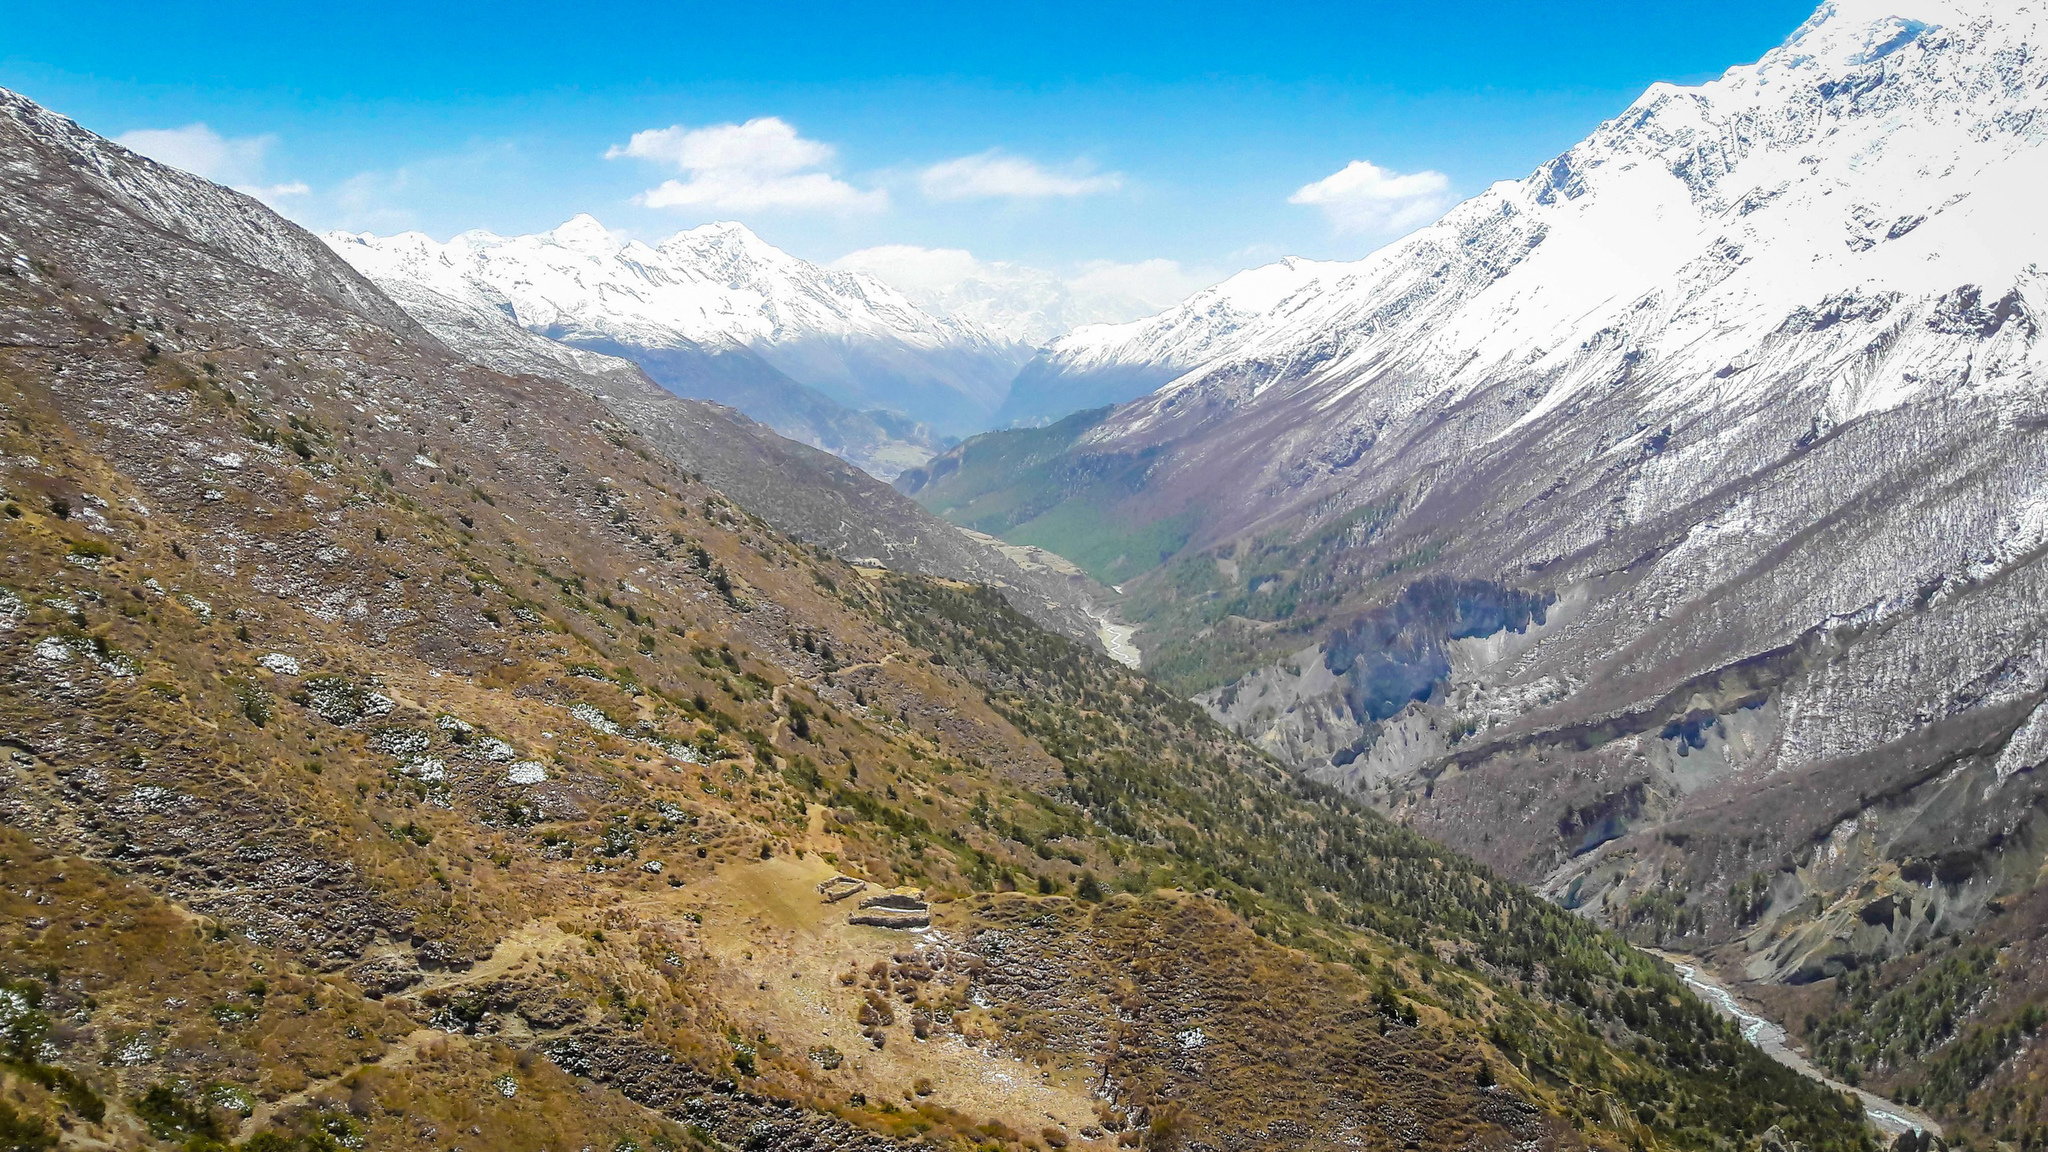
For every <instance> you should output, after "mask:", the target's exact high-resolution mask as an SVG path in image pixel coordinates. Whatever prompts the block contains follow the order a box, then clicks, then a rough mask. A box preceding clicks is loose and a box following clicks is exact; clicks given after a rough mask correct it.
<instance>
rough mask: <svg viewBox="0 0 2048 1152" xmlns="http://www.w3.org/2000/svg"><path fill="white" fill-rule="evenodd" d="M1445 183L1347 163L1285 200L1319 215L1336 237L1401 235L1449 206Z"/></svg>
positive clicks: (1427, 175)
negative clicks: (1349, 234) (1344, 234)
mask: <svg viewBox="0 0 2048 1152" xmlns="http://www.w3.org/2000/svg"><path fill="white" fill-rule="evenodd" d="M1450 190H1451V181H1450V177H1448V176H1445V175H1444V174H1443V173H1441V172H1434V171H1428V170H1425V171H1422V172H1395V171H1392V170H1390V169H1386V168H1382V167H1380V166H1379V165H1377V164H1374V163H1371V162H1370V161H1366V160H1353V161H1352V162H1351V163H1349V164H1346V165H1345V166H1344V167H1343V168H1341V169H1339V170H1338V171H1336V172H1333V173H1331V174H1330V175H1328V176H1325V177H1323V178H1322V179H1321V180H1318V181H1316V182H1315V183H1313V184H1304V185H1302V186H1301V187H1300V188H1298V189H1296V190H1295V193H1294V195H1292V196H1289V197H1288V198H1287V202H1288V203H1289V204H1308V205H1312V206H1314V207H1317V208H1320V209H1322V210H1323V214H1324V215H1325V216H1328V217H1329V219H1330V224H1331V226H1332V227H1334V228H1336V229H1337V231H1339V232H1406V231H1408V230H1409V229H1411V228H1414V227H1416V226H1417V225H1420V224H1427V223H1429V222H1430V221H1432V220H1434V219H1436V218H1437V217H1438V216H1441V215H1443V212H1444V209H1446V208H1449V207H1450V206H1451V195H1450Z"/></svg>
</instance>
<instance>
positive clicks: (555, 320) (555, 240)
mask: <svg viewBox="0 0 2048 1152" xmlns="http://www.w3.org/2000/svg"><path fill="white" fill-rule="evenodd" d="M327 241H328V243H329V244H331V245H332V246H333V247H334V249H335V251H337V252H339V253H340V254H341V255H342V256H343V257H344V258H345V259H347V260H348V261H349V262H350V263H352V264H354V265H355V266H356V267H357V268H358V269H360V270H362V271H363V272H364V273H365V274H367V275H369V276H370V277H371V278H372V279H374V280H376V281H377V282H378V283H380V284H383V285H385V286H387V287H389V286H391V285H394V284H398V283H409V284H413V285H416V286H418V287H420V288H423V289H427V290H430V291H431V292H433V293H434V294H436V295H437V296H439V297H443V298H446V299H449V300H456V301H461V302H462V303H463V304H465V305H467V306H470V307H476V308H485V309H495V310H497V311H499V312H502V313H504V314H505V315H506V316H508V317H510V318H512V319H513V320H515V321H516V322H517V323H518V324H519V325H520V326H521V327H524V328H526V329H527V330H528V331H531V332H535V333H539V334H541V335H544V336H547V337H550V338H553V339H557V340H561V341H563V342H566V343H569V344H574V345H581V346H584V347H589V348H595V349H598V350H601V351H605V352H611V353H616V354H619V355H625V356H628V357H632V358H634V359H636V360H639V361H640V362H641V363H643V365H645V366H647V367H648V368H649V370H650V371H652V372H654V373H655V374H656V377H657V378H658V379H661V378H663V370H662V369H661V368H660V364H661V363H662V362H663V361H664V358H665V357H667V354H669V353H675V352H678V351H681V352H684V353H687V354H688V355H690V356H702V355H711V356H716V355H719V354H722V353H728V352H745V353H747V354H748V355H751V356H758V357H759V358H760V359H761V360H762V361H764V362H765V363H767V364H768V365H771V366H772V367H773V369H774V370H775V371H777V372H780V373H782V374H784V375H786V376H787V377H788V378H789V379H790V380H791V381H793V382H795V384H797V385H800V386H802V387H805V388H811V389H815V390H816V391H817V392H819V393H821V394H823V396H825V397H829V398H830V400H831V401H832V402H834V403H837V404H840V405H843V406H845V407H846V408H847V409H849V410H852V411H868V410H874V409H884V410H889V411H893V412H896V413H900V414H903V415H906V416H908V417H910V418H912V419H914V420H917V421H923V422H926V423H929V424H931V425H932V426H934V427H936V428H940V429H941V430H944V431H948V432H953V433H964V432H968V431H978V430H980V428H983V427H986V426H987V423H986V421H987V419H988V417H989V414H991V413H993V412H994V411H995V409H996V407H997V406H998V405H1000V404H1001V403H1002V400H1003V397H1004V395H1005V394H1006V392H1007V390H1008V387H1009V382H1010V379H1011V377H1012V376H1014V375H1015V373H1016V369H1017V366H1018V365H1019V364H1021V363H1022V362H1023V360H1024V359H1025V358H1026V357H1027V356H1028V354H1029V349H1028V348H1026V347H1024V346H1022V345H1019V344H1017V343H1015V342H1013V341H1011V340H1009V339H1007V338H1004V337H1000V336H996V335H992V334H990V333H989V332H987V331H984V330H983V329H981V328H980V327H978V326H977V325H975V324H973V323H971V322H968V321H965V320H961V319H957V318H954V317H949V316H945V315H941V314H937V313H935V312H932V311H929V310H927V309H924V308H920V307H919V306H918V305H917V304H916V303H914V302H913V301H912V300H911V299H910V298H909V297H908V296H906V295H904V294H903V293H902V292H899V291H897V290H896V289H894V288H892V287H890V286H889V285H887V284H885V283H883V282H882V281H881V280H879V279H877V278H875V277H873V276H870V275H867V274H865V273H862V272H856V271H849V270H843V269H833V268H826V267H822V266H820V265H817V264H813V263H811V262H809V261H807V260H802V259H799V258H797V257H795V256H792V255H790V254H789V253H787V252H784V251H782V250H781V249H779V248H776V247H775V246H774V245H772V244H769V243H767V242H766V241H764V240H762V239H761V238H760V237H759V236H757V235H755V234H754V233H753V232H752V231H750V230H749V229H747V228H746V227H745V226H744V225H741V224H736V223H716V224H706V225H703V226H701V227H697V228H692V229H689V230H687V231H683V232H678V233H676V234H675V235H673V236H670V237H668V238H667V239H666V240H663V241H661V242H660V243H659V244H654V245H649V244H646V243H643V242H641V241H638V240H627V239H622V238H620V237H618V236H616V235H614V234H613V233H611V232H609V231H607V230H606V229H605V227H604V226H603V225H602V224H600V223H599V222H598V221H597V220H595V219H593V218H592V217H590V216H588V215H580V216H577V217H575V218H573V219H571V220H569V221H568V222H567V223H565V224H563V225H562V226H561V227H559V228H556V229H554V230H552V231H548V232H541V233H537V234H534V235H530V236H512V237H505V236H498V235H494V234H492V233H489V232H482V231H473V232H465V233H462V234H461V235H458V236H456V237H454V238H453V239H451V240H449V241H448V242H447V243H445V244H443V243H438V242H436V241H435V240H433V239H431V238H430V237H427V236H424V235H421V234H419V233H417V232H408V233H402V234H400V235H396V236H387V237H378V236H373V235H352V234H348V233H333V234H330V235H329V236H328V237H327ZM668 360H669V361H670V362H671V363H672V357H668ZM714 374H715V373H714ZM664 382H665V383H673V381H669V380H664ZM710 398H713V399H722V398H723V397H721V396H718V395H715V394H714V395H712V396H711V397H710ZM741 406H742V407H743V408H744V407H745V405H744V404H742V405H741ZM752 414H753V415H756V416H757V417H758V418H761V419H766V420H769V421H770V422H771V423H773V422H775V420H776V419H777V414H776V413H773V412H767V411H762V412H755V413H752Z"/></svg>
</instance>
